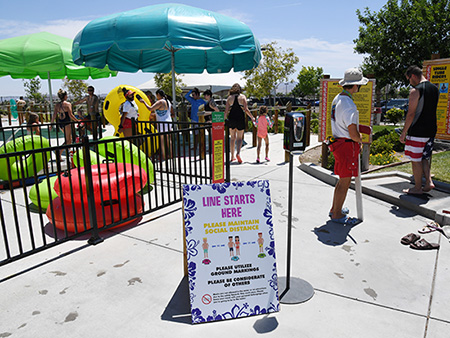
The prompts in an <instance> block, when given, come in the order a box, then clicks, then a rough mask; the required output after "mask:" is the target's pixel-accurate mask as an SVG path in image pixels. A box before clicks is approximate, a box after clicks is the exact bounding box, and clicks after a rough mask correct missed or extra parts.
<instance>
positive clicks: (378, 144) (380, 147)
mask: <svg viewBox="0 0 450 338" xmlns="http://www.w3.org/2000/svg"><path fill="white" fill-rule="evenodd" d="M393 151H394V147H393V145H392V144H391V143H388V142H387V141H386V135H385V136H382V137H380V138H379V139H377V140H375V141H373V142H372V144H371V145H370V154H371V155H377V154H387V153H392V152H393Z"/></svg>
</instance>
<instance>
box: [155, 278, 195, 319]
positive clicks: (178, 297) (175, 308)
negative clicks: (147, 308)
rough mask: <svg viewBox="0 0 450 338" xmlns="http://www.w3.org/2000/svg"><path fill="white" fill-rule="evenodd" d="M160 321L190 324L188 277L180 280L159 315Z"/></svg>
mask: <svg viewBox="0 0 450 338" xmlns="http://www.w3.org/2000/svg"><path fill="white" fill-rule="evenodd" d="M161 319H162V320H167V321H170V322H176V323H184V324H192V317H191V304H190V300H189V282H188V276H184V277H183V279H182V280H181V282H180V284H179V285H178V288H177V290H176V291H175V293H174V294H173V296H172V299H171V300H170V301H169V304H167V306H166V308H165V310H164V312H163V314H162V315H161Z"/></svg>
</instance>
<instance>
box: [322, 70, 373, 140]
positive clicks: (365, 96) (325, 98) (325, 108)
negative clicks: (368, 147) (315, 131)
mask: <svg viewBox="0 0 450 338" xmlns="http://www.w3.org/2000/svg"><path fill="white" fill-rule="evenodd" d="M374 90H375V80H370V81H369V83H368V84H367V85H366V86H361V89H360V90H359V93H356V94H354V95H353V101H354V102H355V104H356V107H357V108H358V111H359V124H363V125H366V126H371V114H372V110H373V98H374ZM320 91H321V100H320V140H321V141H323V140H325V139H326V138H327V137H328V136H331V135H332V132H331V103H332V102H333V99H334V98H335V96H336V95H338V94H339V93H340V92H342V87H341V86H340V85H339V80H336V79H323V80H321V82H320ZM362 137H363V143H369V142H370V138H369V135H367V134H362Z"/></svg>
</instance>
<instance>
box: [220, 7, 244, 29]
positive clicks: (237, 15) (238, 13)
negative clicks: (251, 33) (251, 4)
mask: <svg viewBox="0 0 450 338" xmlns="http://www.w3.org/2000/svg"><path fill="white" fill-rule="evenodd" d="M217 13H220V14H223V15H226V16H229V17H231V18H234V19H236V20H239V21H241V22H243V23H245V24H247V25H248V24H250V23H251V22H253V19H252V16H251V15H249V14H247V13H245V12H243V11H242V10H238V9H231V8H230V9H222V10H219V11H217Z"/></svg>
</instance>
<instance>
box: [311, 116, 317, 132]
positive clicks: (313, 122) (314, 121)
mask: <svg viewBox="0 0 450 338" xmlns="http://www.w3.org/2000/svg"><path fill="white" fill-rule="evenodd" d="M310 130H311V133H313V134H318V133H319V119H311V126H310Z"/></svg>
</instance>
